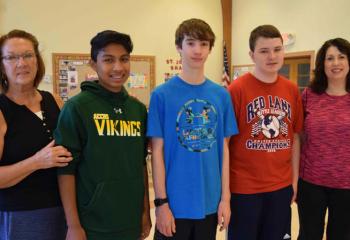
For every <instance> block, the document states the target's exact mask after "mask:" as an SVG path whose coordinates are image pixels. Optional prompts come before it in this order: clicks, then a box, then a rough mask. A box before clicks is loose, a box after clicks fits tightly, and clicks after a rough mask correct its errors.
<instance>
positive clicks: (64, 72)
mask: <svg viewBox="0 0 350 240" xmlns="http://www.w3.org/2000/svg"><path fill="white" fill-rule="evenodd" d="M89 61H90V54H78V53H53V54H52V67H53V86H54V92H55V93H56V94H58V95H59V96H60V97H61V98H62V99H63V101H67V100H68V99H69V98H71V97H72V96H74V95H76V94H77V93H79V92H80V84H81V82H83V81H93V80H97V79H98V77H97V74H96V72H95V71H94V70H93V69H92V68H91V67H90V64H89ZM124 86H125V88H126V89H127V91H128V92H129V94H130V95H133V96H135V97H137V98H138V99H139V100H140V101H141V102H143V103H144V104H145V105H146V106H148V104H149V100H150V94H151V91H152V90H153V88H154V86H155V57H154V56H146V55H131V58H130V77H129V79H128V80H127V82H126V83H125V84H124Z"/></svg>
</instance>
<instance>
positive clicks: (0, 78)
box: [0, 29, 45, 92]
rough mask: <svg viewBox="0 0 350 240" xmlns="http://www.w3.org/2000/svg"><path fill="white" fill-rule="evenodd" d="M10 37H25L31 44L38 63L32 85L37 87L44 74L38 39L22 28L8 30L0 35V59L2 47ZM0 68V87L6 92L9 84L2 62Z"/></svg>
mask: <svg viewBox="0 0 350 240" xmlns="http://www.w3.org/2000/svg"><path fill="white" fill-rule="evenodd" d="M12 38H22V39H26V40H28V41H30V42H31V43H32V44H33V48H34V52H35V55H36V59H37V65H38V70H37V73H36V76H35V78H34V86H35V87H38V86H39V83H40V82H41V80H42V79H43V77H44V74H45V65H44V61H43V58H42V56H41V54H40V52H39V42H38V40H37V39H36V37H35V36H34V35H33V34H31V33H28V32H26V31H23V30H18V29H14V30H12V31H10V32H8V33H7V34H5V35H2V36H1V37H0V59H2V57H3V52H2V48H3V47H4V45H5V43H6V41H7V40H9V39H12ZM0 70H1V71H0V84H1V86H0V87H1V90H2V92H6V91H7V90H8V87H9V86H8V80H7V76H6V74H5V69H4V65H3V64H2V63H1V64H0Z"/></svg>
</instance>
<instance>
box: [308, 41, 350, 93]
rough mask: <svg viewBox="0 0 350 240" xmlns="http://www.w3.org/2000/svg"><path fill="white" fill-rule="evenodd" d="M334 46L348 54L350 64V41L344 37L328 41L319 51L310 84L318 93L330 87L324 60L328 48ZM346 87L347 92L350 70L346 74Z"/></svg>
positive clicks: (349, 86) (348, 89) (349, 88)
mask: <svg viewBox="0 0 350 240" xmlns="http://www.w3.org/2000/svg"><path fill="white" fill-rule="evenodd" d="M332 46H334V47H336V48H337V49H338V50H339V52H341V53H343V54H345V55H346V56H347V58H348V62H349V66H350V43H349V42H348V41H347V40H345V39H343V38H334V39H330V40H328V41H326V42H325V43H324V44H323V45H322V46H321V48H320V49H319V50H318V52H317V55H316V63H315V70H314V78H313V80H312V81H311V82H310V85H309V87H310V88H311V90H312V91H313V92H315V93H318V94H322V93H324V92H325V91H326V89H327V87H328V80H327V76H326V73H325V71H324V62H325V59H326V54H327V50H328V48H330V47H332ZM345 89H346V91H347V92H350V72H349V73H348V75H347V76H346V86H345Z"/></svg>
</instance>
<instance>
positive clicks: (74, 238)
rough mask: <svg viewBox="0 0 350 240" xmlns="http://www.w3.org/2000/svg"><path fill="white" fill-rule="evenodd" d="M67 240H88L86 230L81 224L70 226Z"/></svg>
mask: <svg viewBox="0 0 350 240" xmlns="http://www.w3.org/2000/svg"><path fill="white" fill-rule="evenodd" d="M66 240H87V237H86V233H85V230H84V229H83V228H82V227H81V226H72V227H68V231H67V236H66Z"/></svg>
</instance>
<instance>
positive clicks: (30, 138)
mask: <svg viewBox="0 0 350 240" xmlns="http://www.w3.org/2000/svg"><path fill="white" fill-rule="evenodd" d="M39 92H40V94H41V95H42V101H41V103H40V104H41V110H42V113H43V120H41V119H40V118H39V117H38V116H37V115H36V114H35V113H33V112H32V111H30V110H29V109H28V108H27V107H26V106H23V105H18V104H16V103H15V102H13V101H11V100H10V99H9V98H8V97H6V96H5V95H4V94H1V95H0V110H1V112H2V114H3V115H4V118H5V121H6V124H7V132H6V135H5V138H4V149H3V154H2V157H1V160H0V166H5V165H10V164H14V163H17V162H19V161H22V160H24V159H26V158H29V157H31V156H33V155H34V154H35V153H36V152H37V151H39V150H40V149H42V148H43V147H45V146H46V145H47V144H49V143H50V142H51V141H52V139H53V137H52V132H53V130H54V129H55V128H56V124H57V118H58V115H59V112H60V110H59V107H58V106H57V104H56V101H55V99H54V98H53V96H52V95H51V94H50V93H49V92H45V91H39ZM0 178H1V176H0ZM60 204H61V203H60V198H59V192H58V184H57V175H56V168H50V169H44V170H37V171H35V172H33V173H32V174H30V175H29V176H27V177H26V178H25V179H23V180H22V181H21V182H19V183H18V184H16V185H15V186H13V187H9V188H5V189H0V211H19V210H34V209H40V208H48V207H55V206H59V205H60Z"/></svg>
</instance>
